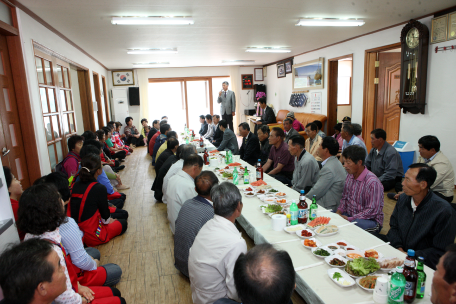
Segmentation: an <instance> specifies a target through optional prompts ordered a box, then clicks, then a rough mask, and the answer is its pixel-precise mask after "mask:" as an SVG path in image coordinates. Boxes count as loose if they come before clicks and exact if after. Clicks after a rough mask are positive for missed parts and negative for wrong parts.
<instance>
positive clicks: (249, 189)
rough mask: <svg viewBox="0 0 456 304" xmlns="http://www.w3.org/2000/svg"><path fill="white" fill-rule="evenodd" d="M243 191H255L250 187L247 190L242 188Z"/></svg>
mask: <svg viewBox="0 0 456 304" xmlns="http://www.w3.org/2000/svg"><path fill="white" fill-rule="evenodd" d="M243 190H244V191H246V192H254V191H255V190H254V189H253V188H252V187H250V186H249V187H247V188H244V189H243Z"/></svg>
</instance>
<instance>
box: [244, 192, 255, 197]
mask: <svg viewBox="0 0 456 304" xmlns="http://www.w3.org/2000/svg"><path fill="white" fill-rule="evenodd" d="M244 194H245V196H247V197H254V196H255V193H253V192H244Z"/></svg>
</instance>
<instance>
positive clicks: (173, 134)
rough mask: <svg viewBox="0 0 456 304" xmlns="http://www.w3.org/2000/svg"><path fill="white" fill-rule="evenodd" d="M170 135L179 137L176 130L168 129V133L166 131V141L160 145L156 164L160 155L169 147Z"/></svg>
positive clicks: (156, 155)
mask: <svg viewBox="0 0 456 304" xmlns="http://www.w3.org/2000/svg"><path fill="white" fill-rule="evenodd" d="M170 137H174V138H178V136H177V133H176V132H175V131H168V133H166V139H165V142H164V143H162V145H161V146H160V148H159V149H158V151H157V154H155V165H157V159H158V158H159V157H160V155H161V154H162V153H163V151H165V150H166V149H168V139H169V138H170Z"/></svg>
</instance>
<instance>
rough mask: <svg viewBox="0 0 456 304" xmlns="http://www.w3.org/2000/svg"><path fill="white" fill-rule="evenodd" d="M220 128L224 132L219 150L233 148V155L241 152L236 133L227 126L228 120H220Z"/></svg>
mask: <svg viewBox="0 0 456 304" xmlns="http://www.w3.org/2000/svg"><path fill="white" fill-rule="evenodd" d="M219 129H220V130H222V132H223V140H222V142H221V143H220V146H219V147H218V148H217V150H219V151H225V150H231V152H232V153H233V155H238V154H239V146H238V143H237V138H236V135H234V132H233V131H232V130H231V129H228V128H227V122H226V120H224V119H222V120H220V122H219Z"/></svg>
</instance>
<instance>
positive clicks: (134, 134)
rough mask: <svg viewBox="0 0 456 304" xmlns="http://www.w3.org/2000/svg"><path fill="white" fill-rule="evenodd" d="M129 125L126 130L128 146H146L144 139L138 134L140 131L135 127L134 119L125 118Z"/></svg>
mask: <svg viewBox="0 0 456 304" xmlns="http://www.w3.org/2000/svg"><path fill="white" fill-rule="evenodd" d="M125 123H126V124H127V125H126V126H125V128H124V134H125V136H126V139H127V146H130V147H132V148H136V147H137V146H144V137H143V136H142V135H141V134H140V133H139V132H138V129H136V127H135V126H134V125H133V117H130V116H129V117H127V118H125Z"/></svg>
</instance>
